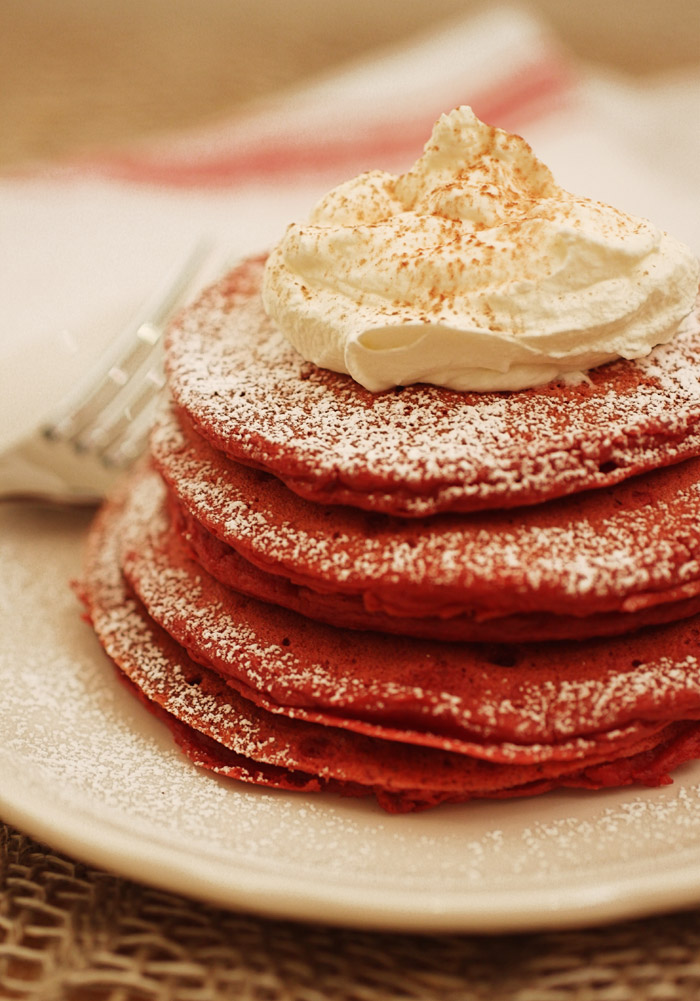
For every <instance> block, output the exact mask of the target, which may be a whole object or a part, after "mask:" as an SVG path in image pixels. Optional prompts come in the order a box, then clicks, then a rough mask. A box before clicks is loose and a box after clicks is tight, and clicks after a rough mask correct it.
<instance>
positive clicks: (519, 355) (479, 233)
mask: <svg viewBox="0 0 700 1001" xmlns="http://www.w3.org/2000/svg"><path fill="white" fill-rule="evenodd" d="M698 279H699V275H698V262H697V259H696V258H695V256H694V255H693V253H692V251H691V250H690V249H689V248H688V247H686V246H685V245H684V244H682V243H680V242H678V241H677V240H674V239H673V238H672V237H670V236H669V235H668V234H666V233H664V232H663V231H661V230H659V229H658V228H657V227H655V226H654V225H652V224H651V223H650V222H648V221H647V220H645V219H640V218H635V217H633V216H630V215H626V214H625V213H623V212H620V211H618V210H617V209H615V208H613V207H611V206H609V205H604V204H602V203H599V202H595V201H592V200H590V199H587V198H581V197H577V196H575V195H572V194H570V193H569V192H567V191H565V190H563V189H562V188H560V187H559V186H558V185H557V184H556V182H555V181H554V178H553V177H552V174H551V172H550V171H549V169H548V168H547V167H546V166H545V165H544V164H543V163H541V162H540V161H539V160H538V159H537V157H536V156H535V155H534V153H533V152H532V150H531V149H530V147H529V145H528V144H527V143H526V142H525V141H524V140H523V139H521V138H520V137H519V136H516V135H511V134H509V133H507V132H504V131H502V130H501V129H497V128H492V127H491V126H488V125H485V124H483V123H482V122H480V121H479V120H478V119H477V118H476V116H475V115H474V114H473V112H472V111H471V109H469V108H467V107H461V108H458V109H456V110H455V111H453V112H452V113H451V114H449V115H443V116H442V117H441V118H440V119H439V121H438V122H437V123H436V125H435V128H434V130H433V134H432V136H431V138H430V140H429V142H428V143H427V144H426V146H425V150H424V153H423V155H422V156H421V157H420V159H419V160H418V161H417V162H416V163H415V165H414V166H413V167H412V168H411V170H409V171H408V172H407V173H405V174H401V175H399V176H396V175H393V174H389V173H386V172H383V171H378V170H375V171H369V172H368V173H364V174H361V175H360V176H359V177H356V178H354V179H353V180H350V181H348V182H346V183H345V184H341V185H340V186H339V187H337V188H335V189H334V190H332V191H331V192H329V194H327V195H326V196H325V198H323V199H322V200H321V202H320V203H319V204H318V205H317V206H316V208H315V209H314V210H313V212H312V214H311V218H310V221H309V223H308V224H292V225H291V226H289V227H288V229H287V231H286V233H285V235H284V237H283V239H282V240H281V242H280V243H279V244H278V246H277V247H276V248H275V249H274V250H273V251H272V253H271V255H270V257H269V259H268V262H267V265H266V270H265V277H264V282H263V303H264V305H265V309H266V310H267V312H268V314H269V315H270V316H271V318H272V319H273V320H274V322H275V323H276V324H277V325H278V327H279V328H280V330H281V331H282V332H283V334H284V335H285V336H286V337H287V339H288V340H289V341H290V342H291V343H292V344H293V345H294V347H295V348H296V349H297V350H298V351H299V352H300V353H301V354H302V355H303V357H304V358H306V359H307V360H308V361H312V362H314V363H315V364H317V365H320V366H323V367H325V368H329V369H332V370H333V371H336V372H345V373H348V374H349V375H351V376H352V377H353V378H354V379H355V380H356V381H357V382H359V383H361V385H363V386H364V387H365V388H366V389H369V390H371V391H380V390H384V389H389V388H390V387H392V386H397V385H408V384H410V383H414V382H428V383H433V384H436V385H441V386H446V387H450V388H452V389H459V390H477V391H489V390H503V389H508V390H511V389H522V388H525V387H528V386H535V385H539V384H541V383H544V382H548V381H550V380H552V379H555V378H558V377H566V376H570V374H571V373H580V372H582V371H585V370H587V369H591V368H593V367H595V366H597V365H601V364H604V363H605V362H608V361H612V360H613V359H616V358H638V357H641V356H643V355H645V354H647V353H648V352H649V351H650V350H651V348H652V347H653V346H654V345H656V344H660V343H664V342H666V341H668V340H670V339H671V337H673V334H674V333H675V331H676V330H677V329H678V327H679V324H680V323H681V321H682V320H683V318H684V317H685V316H687V315H688V314H689V313H690V312H691V310H692V308H693V305H694V302H695V299H696V296H697V292H698Z"/></svg>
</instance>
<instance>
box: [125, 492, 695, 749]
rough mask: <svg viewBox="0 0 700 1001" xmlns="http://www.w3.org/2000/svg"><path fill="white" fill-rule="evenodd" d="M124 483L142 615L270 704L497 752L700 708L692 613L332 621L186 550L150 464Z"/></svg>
mask: <svg viewBox="0 0 700 1001" xmlns="http://www.w3.org/2000/svg"><path fill="white" fill-rule="evenodd" d="M132 489H133V492H134V500H133V502H131V503H132V506H133V508H132V509H133V512H135V513H132V514H130V515H129V516H128V520H129V521H130V522H131V523H133V525H134V528H132V530H131V533H130V534H131V541H130V544H129V546H128V550H127V552H126V553H125V556H124V572H125V574H126V576H127V579H128V580H129V582H130V584H131V586H132V587H134V589H135V591H136V593H137V594H138V596H139V598H140V599H141V601H142V602H143V603H144V605H145V607H146V608H147V610H148V612H149V615H150V616H151V617H152V618H153V619H154V620H155V621H156V622H158V623H159V624H160V625H161V626H162V627H163V628H165V629H166V630H167V632H168V633H169V634H170V635H171V636H172V637H173V638H174V639H176V640H177V642H178V643H179V644H180V645H182V646H184V647H186V648H187V650H188V651H189V653H190V655H191V656H193V657H194V658H195V659H196V660H198V661H199V662H201V663H203V664H205V665H206V666H208V667H211V668H212V669H213V670H215V671H216V672H217V673H218V674H219V675H220V676H221V677H224V678H226V679H227V680H228V681H229V682H230V683H231V684H232V685H234V686H235V687H236V688H237V690H239V691H241V692H243V693H244V694H245V695H246V697H247V698H250V699H253V700H255V701H257V702H258V703H259V704H260V705H262V706H264V707H265V708H267V709H269V710H270V711H279V712H281V713H285V714H288V715H290V716H294V717H297V718H302V717H303V718H306V719H309V720H313V721H315V722H326V723H329V724H333V725H338V726H344V727H348V728H354V729H357V730H358V731H359V732H364V733H374V734H375V735H381V736H382V737H386V738H387V739H396V740H401V741H410V742H414V743H424V744H433V745H435V746H439V747H442V748H444V749H449V750H462V751H468V753H470V754H475V755H477V754H478V755H479V756H483V757H488V758H489V759H490V760H499V761H512V760H517V761H526V760H532V757H533V755H534V756H535V757H536V758H537V759H538V760H541V759H542V758H551V757H557V758H560V759H562V760H564V759H565V758H570V757H571V756H572V755H573V756H576V755H579V754H584V753H587V751H588V750H590V749H591V748H592V747H595V746H598V747H599V746H601V744H605V745H610V743H611V742H612V743H613V744H615V743H617V742H620V741H621V742H622V743H623V744H624V743H626V742H627V741H628V740H630V739H636V736H637V735H638V734H640V733H641V732H642V731H645V732H646V729H647V728H648V727H652V728H653V727H657V726H658V725H659V724H664V725H665V724H666V723H669V722H672V721H677V720H687V719H694V718H695V717H696V716H700V664H699V663H698V659H697V654H698V649H699V647H700V621H698V620H697V619H690V620H687V621H685V622H682V623H675V624H673V625H670V626H663V627H656V628H654V629H647V630H644V631H642V632H640V633H639V634H637V635H635V636H634V637H633V638H629V637H624V638H619V639H617V638H616V639H612V640H592V641H588V642H585V643H583V642H581V643H575V642H572V643H548V644H541V645H537V644H527V645H509V646H498V645H493V644H490V645H489V644H484V645H479V644H448V643H443V644H435V643H430V642H428V641H422V640H412V639H408V638H405V637H390V636H382V635H379V634H374V633H368V632H367V633H363V632H349V631H347V630H341V629H333V628H330V627H327V626H324V625H321V624H320V623H316V622H311V621H309V620H307V619H304V618H302V617H301V616H298V615H295V614H294V613H292V612H288V611H286V610H284V609H281V608H276V607H273V606H269V605H265V604H262V603H260V602H257V601H254V600H252V599H248V598H245V597H242V596H241V595H239V594H237V593H236V592H232V591H230V590H229V589H228V588H225V587H223V586H222V585H221V584H219V583H218V582H217V581H215V580H213V579H212V578H211V577H210V576H209V575H208V574H206V573H205V572H204V571H202V570H201V568H200V567H199V566H198V565H197V564H195V563H194V562H193V561H192V560H190V559H188V558H187V555H186V554H185V553H184V552H183V549H182V546H181V544H180V542H179V539H178V537H177V535H176V534H175V533H173V532H172V531H171V530H170V526H169V520H168V517H167V513H166V512H165V509H164V496H163V494H164V490H163V488H162V486H161V485H160V483H159V480H158V478H157V477H156V476H155V475H149V476H147V477H144V478H143V479H142V480H141V481H140V482H137V483H136V484H135V485H134V487H133V488H132ZM139 523H140V527H139Z"/></svg>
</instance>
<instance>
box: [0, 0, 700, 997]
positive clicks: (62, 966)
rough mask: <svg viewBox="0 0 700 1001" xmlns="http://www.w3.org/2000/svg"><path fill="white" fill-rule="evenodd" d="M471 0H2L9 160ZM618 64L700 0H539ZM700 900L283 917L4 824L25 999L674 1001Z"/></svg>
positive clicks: (675, 37)
mask: <svg viewBox="0 0 700 1001" xmlns="http://www.w3.org/2000/svg"><path fill="white" fill-rule="evenodd" d="M477 6H478V5H477V4H469V3H465V2H459V0H430V2H428V0H425V2H421V0H384V2H382V0H353V2H352V3H345V2H343V3H341V2H336V3H333V2H331V0H326V2H321V0H318V2H314V0H270V2H259V0H239V2H234V0H120V2H116V0H115V2H113V3H108V2H103V3H99V2H97V0H33V2H27V0H2V3H0V169H2V168H4V169H11V168H13V167H15V166H16V165H18V164H20V163H23V162H27V161H31V160H34V159H36V158H37V157H38V158H49V159H52V158H61V157H64V156H66V155H69V154H71V153H73V152H75V151H78V150H84V149H89V148H94V147H96V146H100V145H104V144H114V143H121V142H126V141H128V140H130V139H132V138H136V137H140V136H143V135H148V134H152V133H154V132H157V131H164V130H169V129H172V128H175V127H179V126H186V125H190V124H193V123H195V122H204V121H207V120H212V119H215V118H216V117H218V116H220V115H222V114H225V113H228V112H230V111H231V110H233V109H235V108H237V107H239V106H241V105H243V104H245V102H247V101H249V100H251V99H254V98H255V97H257V96H260V95H262V94H267V93H270V92H272V91H273V90H274V89H275V88H278V87H284V86H288V85H290V84H292V83H294V82H296V81H298V80H300V79H302V78H303V77H305V76H309V75H313V74H317V73H321V72H323V71H325V70H327V69H329V68H331V67H333V66H335V65H338V64H339V63H341V62H343V61H348V60H351V59H353V58H356V57H357V56H358V55H361V54H363V53H365V52H366V51H368V50H369V49H371V48H375V49H376V48H378V47H380V46H382V45H387V44H391V43H393V42H399V41H401V40H403V39H406V38H407V37H408V36H410V34H411V33H412V32H416V31H419V30H420V29H422V28H423V27H425V26H426V25H427V24H429V23H430V22H431V21H434V20H436V19H438V18H448V17H452V16H455V15H458V14H462V13H464V12H465V11H467V10H469V9H472V8H475V7H477ZM534 6H535V7H536V9H538V10H539V11H540V12H542V13H543V14H544V15H545V17H546V18H548V19H549V20H550V22H551V23H552V25H553V27H554V28H555V29H556V31H557V32H558V33H559V34H560V36H561V37H562V38H563V39H564V40H565V41H566V42H567V43H568V44H569V46H570V47H571V49H572V51H574V52H575V53H576V54H577V55H579V56H580V57H582V58H585V59H587V60H590V61H594V62H598V63H600V64H603V65H606V66H608V67H610V68H611V69H614V70H616V71H617V70H624V71H628V72H633V73H636V74H642V73H648V72H659V71H662V72H668V73H673V72H674V70H675V69H676V68H677V67H684V66H687V65H688V64H689V63H690V62H692V61H693V60H697V59H698V57H699V51H700V3H698V2H697V0H664V3H659V2H658V0H614V2H613V0H581V2H577V0H540V2H539V3H536V4H535V5H534ZM699 996H700V910H696V911H693V912H690V913H687V914H685V913H682V914H674V915H669V916H659V917H655V918H652V919H648V920H644V921H639V922H627V923H624V924H619V925H616V926H613V927H610V928H593V929H584V930H581V931H570V932H562V933H560V934H556V933H548V934H533V935H523V936H495V937H480V936H436V937H433V938H428V937H418V936H406V935H390V934H377V933H369V932H367V933H365V932H361V931H351V930H343V929H333V928H326V927H322V926H308V925H295V924H291V923H287V922H275V921H270V920H264V919H261V918H255V917H250V916H246V915H242V914H236V913H234V912H227V911H223V910H219V909H216V908H212V907H208V906H206V905H204V904H200V903H197V902H194V901H191V900H188V899H187V898H185V897H180V896H175V895H170V894H165V893H162V892H159V891H155V890H152V889H149V888H148V887H145V886H140V885H138V884H135V883H132V882H130V881H128V880H124V879H121V878H119V877H118V876H115V875H112V874H109V873H105V872H102V871H100V870H96V869H93V868H91V867H88V866H85V865H83V864H81V863H80V862H79V861H78V860H74V859H70V858H68V857H66V856H65V855H63V854H60V853H56V852H54V851H53V850H52V848H51V846H45V845H41V844H38V843H37V842H35V841H33V840H32V839H31V838H29V837H27V836H26V835H25V834H23V833H22V832H19V831H17V830H15V829H14V828H12V827H8V826H6V825H4V824H2V823H0V997H1V998H18V999H31V1001H39V999H40V1001H62V999H66V1001H151V999H153V1001H170V999H173V1001H175V999H176V1001H218V999H219V998H222V999H223V998H236V999H242V1001H278V999H279V1001H321V999H329V1001H330V999H333V1001H335V999H338V1001H341V999H342V1001H344V999H348V1001H375V999H376V1001H386V999H438V998H439V999H444V1001H472V999H473V1001H487V999H488V1001H500V999H506V998H508V999H513V1001H588V999H593V998H595V999H600V1001H636V999H649V1001H651V999H654V1001H677V999H678V1001H680V999H688V1001H690V999H694V998H697V997H699Z"/></svg>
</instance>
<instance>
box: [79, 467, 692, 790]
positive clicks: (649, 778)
mask: <svg viewBox="0 0 700 1001" xmlns="http://www.w3.org/2000/svg"><path fill="white" fill-rule="evenodd" d="M129 487H130V489H129V490H128V495H127V494H122V495H120V496H119V497H115V498H113V499H112V500H111V501H110V502H109V503H108V504H107V505H106V506H105V507H104V508H103V510H102V512H101V514H100V516H99V517H98V519H97V520H96V522H95V524H94V526H93V528H92V531H91V534H90V539H89V544H88V548H87V554H86V560H85V567H84V574H83V580H82V583H81V594H82V597H83V600H84V602H85V605H86V608H87V611H88V615H89V617H90V619H91V621H92V623H93V625H94V628H95V630H96V632H97V635H98V637H99V638H100V641H101V643H102V644H103V646H104V648H105V650H106V652H107V653H108V654H109V656H110V657H111V658H112V659H113V660H114V661H115V663H116V664H117V666H118V667H119V669H120V670H121V671H122V672H124V674H125V675H126V677H127V678H128V679H129V681H130V683H131V684H132V685H134V686H135V687H136V688H137V689H138V692H139V693H140V695H141V696H142V697H143V698H144V700H146V702H147V704H148V705H149V707H150V708H151V709H152V710H153V711H154V712H156V714H157V715H159V716H160V717H161V718H162V719H164V721H166V722H167V724H168V725H169V726H170V727H171V729H172V730H173V733H174V735H175V738H176V740H177V741H178V743H179V744H180V746H181V747H182V748H183V750H185V752H186V753H187V754H188V755H189V756H190V757H191V758H192V759H193V760H194V761H195V762H197V763H199V764H201V765H203V766H205V767H208V768H212V769H214V770H216V771H219V772H221V773H223V774H229V775H232V776H234V777H237V778H240V779H243V780H244V781H252V782H255V783H262V784H266V785H271V786H276V787H279V788H283V789H302V790H306V791H317V790H319V789H322V788H330V789H335V790H336V791H339V792H344V793H347V794H348V795H360V794H369V793H372V794H374V795H375V796H376V798H377V799H378V801H379V802H380V803H381V804H382V805H383V806H385V807H386V808H387V809H390V810H406V809H418V808H423V807H426V806H430V805H435V804H437V803H440V802H462V801H465V800H468V799H471V798H474V797H475V796H499V797H501V796H512V795H527V794H534V793H539V792H542V791H545V790H546V789H549V788H552V787H555V786H558V785H567V786H568V785H570V786H575V787H584V788H600V787H603V786H608V785H621V784H627V783H630V782H643V783H647V784H659V783H664V782H667V781H669V776H668V772H669V770H670V769H671V768H673V767H675V766H676V765H677V764H679V763H680V762H681V761H684V760H688V759H689V758H692V757H695V756H696V755H697V754H698V752H699V750H700V726H699V725H698V724H696V723H695V722H694V721H692V719H688V720H680V719H679V720H676V721H674V720H673V719H671V718H666V719H661V718H657V719H655V720H653V721H649V722H648V723H646V724H640V723H638V722H637V723H634V724H633V725H632V726H630V727H629V728H628V730H629V733H628V735H627V736H626V737H623V738H622V739H621V738H620V735H619V733H614V734H609V735H608V734H597V735H596V736H594V737H592V738H591V739H589V740H588V741H582V742H581V745H580V747H578V748H576V753H575V754H574V755H572V754H569V755H568V756H562V757H561V758H560V759H559V758H557V756H556V755H552V754H549V753H547V748H546V746H545V748H544V753H541V752H540V751H539V750H538V748H537V746H535V745H533V746H528V747H526V748H525V750H526V752H527V753H526V755H525V757H526V759H527V760H525V761H524V762H523V763H520V762H519V761H518V760H517V755H512V756H511V757H510V760H508V759H507V758H506V760H504V761H503V762H500V763H493V762H492V761H491V760H488V759H489V758H490V757H491V755H489V754H488V753H484V754H482V755H481V758H477V757H474V756H471V755H469V754H460V753H455V752H453V751H445V750H443V749H440V748H437V747H422V746H412V745H411V744H407V743H403V742H399V741H398V740H385V739H381V738H379V737H376V736H367V735H365V734H362V733H356V732H351V731H347V730H343V729H340V728H337V727H333V726H321V725H319V724H317V723H313V722H308V721H305V720H301V719H294V718H291V717H290V718H287V717H285V716H279V715H273V714H272V713H270V712H267V711H265V710H263V709H260V708H258V707H256V706H255V705H253V704H252V702H250V701H249V700H247V699H244V698H241V697H240V696H239V695H238V694H237V693H236V692H235V691H233V690H232V689H231V687H230V686H229V685H227V684H226V683H225V682H224V680H223V679H222V678H221V677H220V676H219V675H218V674H217V673H215V672H213V671H211V670H209V669H207V668H205V667H203V666H201V665H199V664H197V663H195V662H193V661H192V660H191V658H190V657H189V656H188V654H187V653H186V652H185V650H184V649H183V648H182V647H181V646H180V645H179V644H177V643H176V642H174V640H173V639H172V638H171V636H169V635H168V634H167V633H165V632H164V631H163V630H162V629H161V628H159V627H158V626H157V625H156V624H155V623H154V622H153V620H152V619H151V617H150V616H149V615H148V614H147V612H146V610H145V609H144V607H143V605H142V604H141V603H140V602H139V601H138V600H137V599H136V598H135V597H134V596H133V594H132V593H131V592H130V591H129V589H128V587H127V585H126V583H125V580H124V577H123V575H122V568H121V561H122V558H123V554H124V550H130V549H133V550H134V551H135V550H137V549H140V548H141V546H142V545H143V544H144V543H145V541H146V539H147V537H148V535H149V531H150V528H151V527H155V528H156V535H158V534H159V529H158V526H159V524H160V526H161V528H162V526H164V524H165V519H164V518H162V516H159V515H158V505H159V500H158V498H157V496H155V497H154V495H157V494H158V489H157V481H156V480H155V479H154V478H153V477H150V476H141V475H140V474H139V475H138V478H135V479H134V480H133V481H132V482H131V484H130V485H129ZM178 572H179V571H178V568H177V567H175V566H172V567H171V568H170V575H171V582H172V583H173V584H175V583H176V581H177V577H178ZM175 590H177V589H175ZM172 603H173V604H175V605H178V604H179V603H180V602H179V598H178V596H177V594H176V593H174V594H173V596H172ZM267 614H268V615H269V617H270V619H271V620H273V621H272V622H271V628H272V629H273V630H274V629H276V628H277V624H276V623H275V622H274V620H275V618H276V614H275V612H274V610H272V611H271V610H270V609H268V610H267ZM283 624H285V623H283ZM245 631H247V632H246V635H247V640H246V647H247V651H248V656H249V657H251V658H254V657H255V656H257V655H259V649H258V647H257V644H258V643H259V642H260V640H261V637H254V636H253V635H252V633H251V632H250V630H249V628H248V627H246V630H245ZM381 652H382V651H378V653H379V655H381ZM396 666H398V673H399V674H400V675H402V674H403V673H404V670H405V668H404V665H402V664H401V662H400V661H399V662H398V665H395V667H396ZM288 667H289V665H285V664H284V662H283V659H282V658H280V660H279V661H278V663H277V665H276V668H277V671H278V672H280V673H281V672H286V671H287V670H288ZM423 667H424V666H423ZM287 680H288V681H290V680H292V679H291V678H290V677H289V676H288V678H287ZM296 681H297V684H301V685H302V686H303V679H299V678H298V677H297V679H296ZM551 696H552V693H551V692H550V700H551ZM419 697H420V696H419V694H418V693H417V692H416V691H415V690H414V698H419ZM554 701H555V700H554ZM653 701H654V700H653V699H651V701H650V702H649V703H648V705H650V704H651V703H652V702H653ZM665 701H672V700H665ZM553 707H554V703H553V702H552V706H551V707H550V708H553ZM493 708H495V707H492V710H493ZM572 714H573V716H576V714H577V707H576V706H575V705H571V706H570V717H571V715H572ZM575 728H576V727H574V729H575ZM584 747H585V750H584Z"/></svg>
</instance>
